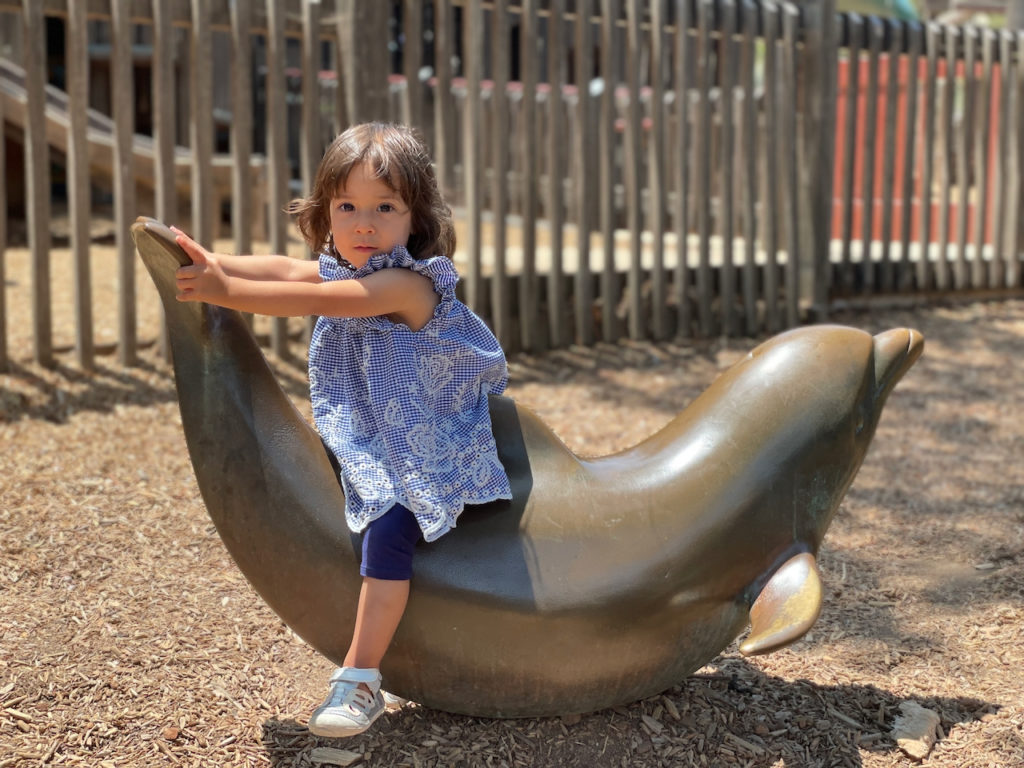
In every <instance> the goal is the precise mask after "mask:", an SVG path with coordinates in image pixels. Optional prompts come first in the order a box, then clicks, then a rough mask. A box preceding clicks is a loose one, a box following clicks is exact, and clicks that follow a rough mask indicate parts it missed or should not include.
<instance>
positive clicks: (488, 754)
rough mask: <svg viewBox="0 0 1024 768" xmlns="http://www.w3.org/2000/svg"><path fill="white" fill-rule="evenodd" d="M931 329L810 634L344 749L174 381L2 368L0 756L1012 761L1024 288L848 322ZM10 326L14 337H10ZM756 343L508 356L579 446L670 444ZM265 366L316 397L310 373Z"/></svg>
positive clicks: (520, 385)
mask: <svg viewBox="0 0 1024 768" xmlns="http://www.w3.org/2000/svg"><path fill="white" fill-rule="evenodd" d="M834 319H835V320H837V321H839V322H844V323H847V324H850V325H856V326H859V327H862V328H865V329H867V330H871V331H878V330H883V329H886V328H890V327H895V326H903V325H909V326H913V327H916V328H918V329H920V330H921V331H922V332H923V333H924V335H925V337H926V339H927V345H926V349H925V355H924V357H923V358H922V359H921V360H920V361H919V363H918V364H917V365H916V366H915V368H914V369H912V370H911V372H910V373H909V374H908V376H907V377H906V378H905V379H904V381H903V382H902V383H901V384H900V385H899V386H898V387H897V389H896V391H895V393H894V394H893V395H892V397H891V398H890V401H889V404H888V406H887V408H886V411H885V413H884V415H883V417H882V421H881V424H880V426H879V428H878V432H877V435H876V437H875V442H874V445H873V447H872V449H871V451H870V452H869V454H868V458H867V460H866V462H865V464H864V466H863V468H862V470H861V472H860V474H859V476H858V477H857V479H856V481H855V482H854V485H853V487H852V488H851V490H850V492H849V494H848V496H847V498H846V500H845V501H844V503H843V506H842V509H841V510H840V512H839V514H838V515H837V517H836V520H835V522H834V523H833V524H832V527H831V530H830V531H829V534H828V536H827V538H826V540H825V545H824V549H823V552H822V553H821V558H820V564H821V568H822V573H823V576H824V581H825V588H826V595H825V605H824V610H823V613H822V616H821V619H820V620H819V622H818V624H817V625H816V626H815V628H814V629H813V631H812V632H811V634H810V635H808V636H807V637H806V638H804V639H803V640H802V641H800V642H799V643H797V644H796V645H795V646H793V647H792V648H790V649H786V650H783V651H781V652H779V653H777V654H774V655H771V656H767V657H763V658H757V659H752V660H751V659H743V658H741V657H740V656H739V655H738V653H737V652H736V649H735V646H733V647H730V648H727V649H725V650H724V651H723V652H722V654H721V655H720V656H719V657H717V658H715V659H714V660H713V661H712V662H711V663H710V664H709V665H708V666H706V667H705V668H703V669H701V670H699V671H698V672H697V673H696V674H695V675H693V676H692V677H690V678H688V679H686V680H681V681H680V682H679V684H678V685H677V686H675V687H674V688H672V689H670V690H667V691H664V692H663V693H662V694H660V695H658V696H654V697H652V698H650V699H647V700H645V701H639V702H636V703H634V704H632V705H630V706H624V707H616V708H614V709H611V710H607V711H602V712H596V713H593V714H590V715H585V716H582V717H565V718H552V719H536V720H511V721H508V720H506V721H500V720H486V719H476V718H471V717H461V716H453V715H449V714H445V713H442V712H436V711H431V710H428V709H426V708H423V707H419V706H416V705H415V704H409V705H406V706H404V707H402V708H400V709H397V710H395V711H392V712H389V713H388V714H387V715H385V716H384V717H383V718H382V720H381V721H380V722H379V724H378V725H377V726H376V727H375V728H374V730H373V731H372V732H370V733H367V734H364V735H362V736H359V737H356V738H353V739H350V740H348V741H345V742H331V741H329V740H321V739H317V738H315V737H314V736H312V735H311V734H310V733H309V732H308V731H307V730H306V728H305V725H304V724H305V722H306V718H307V716H308V714H309V712H310V711H311V709H312V708H313V707H314V706H315V705H316V704H317V703H318V702H319V701H320V698H321V696H322V694H323V690H324V683H325V681H326V678H327V676H328V675H329V673H330V667H329V664H328V662H327V661H326V660H324V659H323V658H320V657H318V656H317V655H316V654H315V653H313V652H312V651H311V650H310V649H309V648H308V647H307V646H306V645H305V644H304V643H303V642H302V641H301V640H300V639H299V638H298V637H296V636H295V635H294V634H293V633H292V632H290V631H289V629H288V628H287V627H285V626H283V625H282V623H281V622H280V621H279V620H278V619H277V618H276V616H275V615H274V614H273V613H271V611H270V610H269V609H268V608H267V607H266V606H265V605H264V604H263V602H262V601H261V600H260V599H259V597H258V596H257V595H256V594H255V593H254V592H253V591H252V590H251V589H250V587H249V586H248V584H247V582H246V581H245V580H244V578H243V577H242V575H241V573H240V572H239V571H238V569H237V568H236V567H235V566H234V564H233V563H232V561H231V560H230V559H229V557H228V556H227V554H226V553H225V550H224V547H223V546H222V544H221V542H220V539H219V538H218V537H217V535H216V532H215V531H214V529H213V526H212V524H211V523H210V521H209V519H208V518H207V516H206V513H205V510H204V508H203V505H202V502H201V500H200V497H199V493H198V489H197V487H196V483H195V480H194V477H193V474H192V469H191V465H190V464H189V461H188V457H187V455H186V451H185V443H184V439H183V436H182V432H181V424H180V420H179V418H178V413H177V402H176V398H175V393H174V386H173V381H172V377H171V374H170V371H169V368H168V366H167V365H166V363H164V362H163V361H162V360H161V359H160V358H159V357H158V356H157V355H156V354H155V353H154V351H153V350H152V349H146V350H144V352H143V357H142V361H141V365H140V366H139V367H135V368H122V367H120V366H119V365H118V364H117V363H116V361H115V360H114V358H113V357H112V356H109V355H108V356H104V357H101V358H100V359H99V363H98V369H97V370H96V371H95V372H94V373H92V374H85V373H83V372H81V371H80V370H79V369H78V368H77V367H76V365H75V364H74V362H73V359H72V357H71V356H70V354H68V353H62V354H61V355H59V356H58V363H59V365H58V367H57V368H56V369H55V370H46V369H42V368H40V367H38V366H36V365H34V364H31V363H28V362H25V358H28V357H30V356H31V348H30V347H24V348H14V349H13V350H12V356H13V357H14V358H15V362H14V364H13V366H12V370H11V371H10V372H8V373H7V374H2V375H0V768H13V767H14V766H17V767H18V768H27V767H28V766H50V765H54V766H59V765H83V766H96V767H98V768H114V767H117V768H121V767H122V766H183V767H184V766H195V767H198V766H204V767H206V766H273V767H274V768H305V767H307V766H317V765H357V766H494V767H495V768H497V767H499V766H504V767H506V768H513V767H514V766H652V767H653V766H691V765H692V766H772V767H773V768H781V767H782V766H786V768H795V767H797V766H800V767H803V766H809V767H813V766H827V767H833V766H851V767H852V766H870V767H871V768H881V767H882V766H906V765H912V764H915V763H914V759H913V758H912V757H910V751H908V749H909V748H908V747H906V745H901V744H900V743H897V736H896V734H895V733H894V730H893V728H894V725H895V724H896V721H897V718H899V717H900V716H901V713H902V712H903V711H904V710H905V709H906V708H907V705H908V704H916V705H919V707H921V708H924V709H926V710H929V711H931V712H933V713H935V715H937V718H938V728H937V730H935V732H934V733H933V734H932V735H933V737H934V738H935V739H936V740H937V741H936V743H935V745H934V747H931V749H930V752H929V753H928V755H927V757H925V758H924V761H923V763H922V764H923V765H926V766H959V767H961V768H982V767H985V768H988V767H990V766H999V767H1000V768H1002V767H1003V766H1019V765H1024V647H1022V640H1024V468H1022V467H1024V462H1022V459H1024V367H1022V365H1021V362H1020V361H1021V360H1022V359H1024V301H1006V302H999V303H976V304H968V305H958V306H931V307H927V308H918V309H914V310H905V311H895V310H886V311H875V312H873V313H870V314H850V315H844V316H839V317H836V318H834ZM17 332H20V330H19V331H17ZM753 344H754V342H752V341H730V342H727V343H725V342H714V343H705V344H699V345H690V344H672V343H664V344H621V345H604V346H599V347H597V348H595V349H574V350H570V351H564V352H558V353H552V354H548V355H544V356H538V357H532V358H528V357H517V358H515V359H513V360H512V361H511V369H512V383H511V386H510V390H509V392H510V394H511V395H513V396H514V397H516V398H517V399H519V400H520V401H522V402H525V403H527V404H529V405H531V406H532V407H533V408H534V409H535V410H537V411H538V412H539V413H540V414H541V415H542V416H543V418H544V419H545V420H547V421H548V423H550V424H551V425H552V426H553V428H554V429H555V430H556V431H557V432H558V433H559V434H560V435H561V436H562V437H563V438H564V439H565V440H566V441H567V442H568V443H569V445H570V446H571V447H572V448H573V449H575V450H576V451H578V452H580V453H584V454H590V455H598V454H604V453H608V452H611V451H614V450H618V449H621V448H624V447H627V446H629V445H631V444H633V443H636V442H637V441H639V440H641V439H642V438H644V437H646V436H647V435H649V434H650V433H651V432H653V431H654V430H656V429H657V428H658V427H659V426H660V425H661V424H663V423H665V422H666V421H667V420H668V419H669V418H670V417H671V416H672V415H674V414H675V413H676V412H677V411H679V410H681V409H682V408H684V407H685V406H686V404H687V403H688V402H689V401H690V400H692V398H693V397H695V396H696V395H697V394H698V393H699V392H700V391H702V390H703V389H704V388H705V387H706V386H707V385H708V384H709V383H710V382H711V381H712V380H713V379H714V377H715V376H716V375H717V374H718V373H720V372H721V371H722V370H723V369H724V368H725V367H727V366H728V365H729V364H730V363H732V362H733V361H735V360H736V359H738V358H739V357H740V356H742V355H743V354H744V353H745V352H746V351H747V350H748V349H750V348H751V347H752V346H753ZM275 365H276V368H277V370H278V371H279V373H280V376H281V378H282V380H283V381H284V382H285V384H286V387H287V388H288V391H289V392H290V393H291V394H292V395H293V396H294V397H295V399H296V401H297V403H298V404H299V405H300V408H303V409H306V411H307V412H308V401H306V400H304V399H303V391H304V387H305V381H304V372H303V371H302V369H301V367H300V366H296V365H294V364H289V363H285V362H281V361H276V362H275Z"/></svg>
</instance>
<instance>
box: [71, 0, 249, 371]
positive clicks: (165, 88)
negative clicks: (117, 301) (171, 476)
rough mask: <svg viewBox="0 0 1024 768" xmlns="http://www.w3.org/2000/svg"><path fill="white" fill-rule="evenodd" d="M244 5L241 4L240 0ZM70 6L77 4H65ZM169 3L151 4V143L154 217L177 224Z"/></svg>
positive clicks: (163, 344) (163, 320) (163, 337)
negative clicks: (153, 163)
mask: <svg viewBox="0 0 1024 768" xmlns="http://www.w3.org/2000/svg"><path fill="white" fill-rule="evenodd" d="M243 1H244V0H243ZM69 2H70V3H71V4H73V5H77V4H78V3H76V2H75V0H69ZM171 2H172V0H153V70H152V71H153V79H152V98H153V141H154V151H155V153H156V156H155V157H154V161H155V164H156V167H155V169H154V185H155V192H156V217H157V218H158V219H159V220H160V221H162V222H164V223H166V224H177V223H178V198H177V189H176V187H175V178H174V145H175V144H176V141H175V135H174V132H175V127H174V119H175V104H174V101H175V99H174V93H175V77H174V37H175V34H176V32H175V29H174V28H173V27H172V26H171ZM160 354H161V355H162V356H163V358H164V359H165V360H168V359H170V356H171V345H170V338H169V336H168V331H167V317H166V316H165V315H164V314H163V313H161V314H160Z"/></svg>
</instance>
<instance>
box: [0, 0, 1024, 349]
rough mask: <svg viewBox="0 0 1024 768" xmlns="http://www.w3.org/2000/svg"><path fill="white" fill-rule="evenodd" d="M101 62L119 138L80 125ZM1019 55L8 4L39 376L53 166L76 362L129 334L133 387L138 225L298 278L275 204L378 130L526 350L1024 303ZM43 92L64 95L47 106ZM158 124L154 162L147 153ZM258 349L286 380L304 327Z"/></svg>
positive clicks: (797, 30)
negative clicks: (929, 298) (433, 193)
mask: <svg viewBox="0 0 1024 768" xmlns="http://www.w3.org/2000/svg"><path fill="white" fill-rule="evenodd" d="M56 20H60V22H57V21H56ZM389 20H390V22H391V23H389ZM61 23H63V26H61ZM55 25H56V26H55ZM5 29H6V30H8V31H10V30H16V32H15V33H14V34H8V35H7V36H6V37H4V36H3V32H2V30H5ZM55 29H56V30H58V31H59V30H61V29H62V30H63V35H64V44H63V45H58V46H56V48H57V49H58V50H54V48H55V46H54V45H53V42H52V38H53V37H54V35H55V34H56V33H55V32H54V30H55ZM355 30H359V33H358V36H356V35H355V34H354V31H355ZM425 31H428V32H429V33H430V34H428V35H424V32H425ZM97 35H98V36H101V37H103V38H104V40H109V91H110V93H111V94H112V99H111V110H110V112H111V115H110V117H109V118H107V123H106V126H107V127H106V129H104V128H103V120H101V119H100V118H101V117H103V116H102V115H100V114H98V112H97V110H96V109H91V108H90V106H89V105H90V103H92V102H94V101H95V100H96V99H95V98H94V97H95V96H96V91H95V88H96V83H95V82H94V78H90V77H89V73H90V72H93V71H94V69H90V62H91V57H94V55H95V49H96V48H97V47H98V46H97V44H96V42H95V40H96V36H97ZM374 40H376V41H379V44H378V45H374V44H373V41H374ZM48 41H49V45H48V44H47V43H48ZM339 41H340V44H339ZM1022 50H1024V38H1022V36H1021V34H1020V33H1000V32H995V31H990V30H981V29H975V28H954V27H942V26H938V25H934V24H925V25H922V24H918V23H906V22H894V21H887V20H882V19H877V18H872V17H868V18H861V17H858V16H856V15H854V14H836V13H835V6H834V3H833V2H832V1H831V0H811V1H810V2H805V3H802V4H801V5H800V6H799V7H798V6H795V5H791V4H788V3H776V2H771V1H769V0H765V1H763V2H756V3H755V2H753V0H740V2H734V1H733V0H657V1H655V2H648V3H644V4H640V3H634V2H629V1H628V0H575V2H573V3H571V4H567V3H566V2H565V0H545V1H544V2H539V1H538V0H520V1H519V2H517V3H516V4H515V5H513V4H512V3H509V2H507V1H506V0H491V1H490V2H486V3H476V2H463V3H455V2H451V0H434V2H414V1H413V0H402V2H393V3H375V2H374V3H369V2H367V3H362V2H356V3H342V2H337V3H336V2H332V0H253V1H252V2H246V1H245V0H233V1H232V2H228V0H190V1H189V0H130V1H129V0H125V1H124V2H121V1H120V0H87V2H79V0H23V2H20V3H19V2H12V0H0V53H2V58H3V60H2V61H0V63H2V64H3V66H2V67H0V97H2V98H0V112H2V115H0V117H2V118H3V121H4V123H5V124H6V128H7V133H8V134H9V135H15V136H16V137H17V136H18V135H20V137H21V143H20V145H18V144H17V142H15V145H16V146H21V147H23V153H24V163H25V173H24V178H25V191H24V203H25V204H24V208H25V212H24V218H25V222H26V229H27V240H28V249H29V253H30V255H29V258H30V261H31V269H32V276H31V280H30V286H28V290H31V292H32V317H31V323H32V327H33V333H32V338H33V339H34V350H33V357H34V359H35V360H37V361H38V362H40V363H42V364H44V365H49V364H53V362H54V350H53V343H52V328H51V315H52V306H51V305H52V297H51V295H50V288H49V287H50V285H51V274H50V267H51V250H52V238H51V232H50V219H51V214H50V212H51V205H52V200H51V198H52V197H53V196H54V194H55V185H54V184H53V179H52V177H51V167H52V166H53V165H54V164H59V165H60V166H61V168H62V172H63V175H64V177H65V180H66V181H65V184H66V189H67V209H68V212H69V219H70V225H69V232H70V243H71V250H72V253H73V264H74V267H73V270H72V271H73V273H74V274H73V275H72V276H70V277H71V279H73V280H74V283H75V297H76V298H75V313H76V319H75V327H76V334H77V335H76V341H75V347H76V350H77V352H76V356H77V359H78V362H79V364H80V365H82V366H83V367H86V368H88V367H90V366H91V365H92V360H93V355H94V353H95V348H94V343H93V335H94V330H93V329H94V324H95V323H96V322H97V316H98V315H99V314H100V313H116V324H117V343H116V349H117V352H118V357H119V359H120V360H121V361H122V362H123V363H125V364H132V363H134V362H135V360H136V356H137V351H138V347H139V344H140V340H139V339H138V332H137V325H138V321H137V306H136V305H137V301H138V299H137V297H136V295H135V288H134V286H135V269H136V261H135V254H134V251H133V248H132V244H131V241H130V237H129V235H128V225H129V224H130V222H131V221H132V220H133V219H134V217H135V215H136V214H149V215H155V216H156V217H157V218H160V219H163V220H165V221H180V220H181V219H180V216H179V210H180V211H184V210H185V209H186V206H187V209H188V210H189V211H190V215H191V227H192V231H193V234H194V235H195V236H197V237H198V238H199V239H200V240H201V241H203V242H205V243H207V244H209V243H211V242H212V241H213V238H214V236H215V234H216V232H217V230H218V229H219V226H220V225H221V224H222V223H225V222H227V221H230V228H231V229H230V231H231V235H232V238H233V239H232V241H231V246H230V247H232V248H233V250H235V251H237V252H252V251H253V250H254V247H255V245H256V241H257V240H259V241H262V246H263V247H264V248H265V250H270V251H273V252H281V253H283V252H286V251H288V250H289V248H291V249H292V251H294V249H295V242H294V232H293V231H291V229H290V225H289V222H288V220H287V218H286V217H285V215H284V214H283V212H282V209H283V207H284V205H285V203H286V202H287V200H288V199H289V198H290V197H291V196H293V195H294V194H296V193H299V192H301V191H302V190H304V189H306V188H308V183H309V179H310V178H311V176H312V174H313V172H314V169H315V167H316V163H317V161H318V159H319V156H320V153H321V152H322V149H323V147H324V145H325V143H326V141H327V140H329V138H330V137H331V136H332V135H334V133H336V132H337V131H338V130H340V129H341V128H342V127H343V126H345V125H346V124H348V123H349V122H350V121H355V120H360V119H366V118H370V117H373V118H386V119H394V120H402V121H405V122H410V123H412V124H414V125H417V126H419V127H420V129H421V130H422V132H423V134H424V136H425V137H426V138H427V140H428V143H430V145H431V146H432V148H433V151H434V154H435V157H436V160H437V167H438V173H439V177H440V179H441V181H442V185H443V187H444V189H445V192H446V195H447V196H448V199H449V201H450V202H451V203H452V205H453V208H454V209H455V210H456V213H457V219H458V221H459V223H460V248H459V251H458V253H457V258H456V260H457V263H458V265H459V268H460V272H461V273H462V275H463V278H464V279H463V281H462V283H461V284H460V285H461V290H462V291H463V295H464V298H465V300H466V301H467V302H468V303H469V304H470V306H472V307H473V308H474V309H475V310H476V311H478V312H479V313H480V314H481V315H483V316H484V318H485V319H486V320H487V321H488V322H489V323H490V325H491V326H492V328H494V330H495V332H496V333H497V335H498V336H499V338H500V339H501V341H502V343H503V344H504V345H505V346H506V348H508V349H510V350H517V349H525V350H538V349H545V348H549V347H557V346H564V345H566V344H569V343H581V344H590V343H593V342H595V341H599V340H605V341H614V340H617V339H619V338H622V337H630V338H634V339H641V338H655V339H665V338H672V337H683V338H685V337H692V336H710V335H717V334H729V335H733V334H761V333H766V332H767V333H771V332H775V331H778V330H781V329H783V328H785V327H789V326H792V325H795V324H797V323H799V322H803V321H805V320H808V319H810V320H815V319H822V318H824V317H826V316H827V314H828V311H829V308H830V306H832V305H833V304H834V302H836V301H840V300H841V301H850V300H856V299H858V298H860V297H864V296H874V295H893V294H907V293H910V294H920V293H926V294H928V293H931V292H934V291H970V290H978V289H985V290H1003V291H1013V290H1019V288H1020V286H1021V284H1022V277H1021V269H1020V262H1021V259H1022V257H1024V225H1022V217H1021V216H1020V215H1019V214H1020V210H1021V207H1022V192H1021V181H1022V178H1024V172H1022V167H1024V146H1022V144H1024V56H1022V53H1021V52H1022ZM55 61H56V62H58V63H59V64H60V65H61V66H62V67H63V71H64V72H65V73H66V79H65V83H64V89H66V92H65V91H64V90H61V89H58V88H56V87H54V86H53V85H49V86H48V85H47V82H48V80H53V79H54V78H53V69H54V62H55ZM140 61H141V62H142V64H141V65H140ZM140 67H141V68H140ZM4 73H7V74H4ZM19 78H20V82H21V91H18V89H17V87H16V83H15V82H14V81H16V80H19ZM147 79H148V88H146V87H144V86H146V85H147V83H146V82H145V81H146V80H147ZM220 85H227V86H229V87H226V88H223V89H221V88H218V86H220ZM140 93H141V94H142V96H140ZM224 94H227V95H226V96H225V95H224ZM186 97H187V98H186ZM149 100H151V106H152V109H151V111H150V112H148V113H147V114H146V116H145V117H146V121H148V122H150V123H151V126H152V130H151V133H152V137H151V138H150V137H149V136H141V135H139V134H138V133H137V132H136V127H137V124H138V123H140V122H143V121H142V120H140V117H139V116H140V103H142V102H148V101H149ZM225 100H226V101H225ZM222 102H224V103H222ZM62 105H63V106H62ZM183 114H184V115H185V118H184V119H183V118H182V115H183ZM225 114H226V115H228V117H227V118H226V119H225V118H224V117H223V116H224V115H225ZM218 115H219V116H221V117H219V118H218V117H217V116H218ZM19 126H20V134H19V133H18V131H19ZM182 134H185V135H182ZM8 144H9V145H10V142H8ZM222 144H226V146H220V145H222ZM182 145H187V146H182ZM102 147H105V148H106V149H105V151H106V152H107V156H109V158H110V160H109V169H108V170H107V171H106V173H103V172H101V170H102V169H100V168H98V167H97V164H98V163H100V161H99V160H97V157H99V156H100V155H101V154H102V153H101V151H100V149H101V148H102ZM256 148H258V149H259V150H261V151H260V152H259V153H258V154H257V153H256V152H254V149H256ZM3 162H4V154H3V153H0V177H4V176H5V169H4V167H3V165H2V164H3ZM140 168H141V169H151V170H150V171H147V170H142V171H140ZM9 186H10V185H7V187H0V196H3V197H4V208H5V210H6V211H7V215H6V216H5V217H4V219H0V246H6V245H7V243H8V234H7V233H8V228H7V227H6V223H7V219H9V218H11V217H12V213H11V211H12V210H13V206H12V205H11V204H10V202H9V198H10V194H11V193H10V189H9ZM97 188H105V189H108V190H109V192H110V193H111V196H110V199H111V201H112V209H113V210H112V215H113V219H114V236H115V238H116V248H117V253H118V257H117V264H118V267H117V283H118V286H119V296H118V300H117V301H116V302H114V304H115V306H114V307H111V306H106V305H104V306H94V305H93V303H92V301H91V299H90V297H91V296H92V293H93V291H92V288H91V285H90V277H89V275H90V260H91V259H92V252H93V250H94V247H93V246H92V244H91V241H90V235H89V219H90V215H91V213H92V207H91V206H92V201H93V199H94V197H95V192H96V189H97ZM147 190H150V192H147ZM263 206H265V214H261V215H257V216H255V217H254V216H253V215H252V212H253V211H254V210H260V211H262V210H263ZM222 217H223V218H224V222H222V221H221V219H222ZM254 219H255V224H256V226H255V227H254V226H253V224H254ZM8 250H9V249H8ZM2 282H3V260H0V284H2ZM7 316H8V312H7V309H6V305H5V302H4V292H2V291H0V366H4V365H6V363H7V362H8V360H10V359H13V358H14V357H17V356H18V355H22V354H23V353H22V352H21V351H16V352H13V353H12V352H11V351H9V350H8V347H7V341H6V340H7V336H8V320H7ZM268 327H269V330H268V336H269V341H270V343H271V346H272V347H273V349H274V350H275V351H277V352H285V351H286V350H287V348H288V343H289V325H288V324H287V322H285V321H274V322H273V323H269V326H268ZM148 341H152V340H151V339H144V340H143V343H146V342H148Z"/></svg>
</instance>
